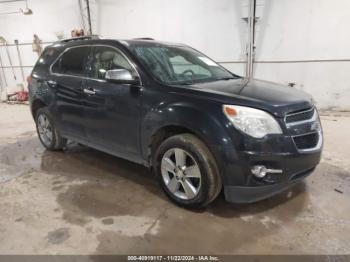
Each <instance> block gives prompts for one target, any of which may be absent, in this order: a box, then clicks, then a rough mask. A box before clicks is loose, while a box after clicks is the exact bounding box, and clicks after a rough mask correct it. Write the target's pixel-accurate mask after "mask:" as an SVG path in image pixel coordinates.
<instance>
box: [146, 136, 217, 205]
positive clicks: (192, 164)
mask: <svg viewBox="0 0 350 262" xmlns="http://www.w3.org/2000/svg"><path fill="white" fill-rule="evenodd" d="M184 155H185V156H184ZM153 167H154V168H153V170H154V172H155V173H156V176H157V177H158V179H159V182H160V184H161V187H162V189H163V191H164V192H165V194H166V195H167V196H168V197H169V198H170V200H172V201H173V202H174V203H176V204H177V205H179V206H182V207H186V208H192V209H198V208H203V207H205V206H207V205H208V204H209V203H210V202H212V201H213V200H214V199H215V198H216V197H217V196H218V194H219V193H220V192H221V188H222V182H221V176H220V173H219V169H218V166H217V164H216V161H215V158H214V156H213V155H212V153H211V152H210V151H209V149H208V147H207V146H206V145H205V144H204V143H203V142H202V141H201V140H200V139H199V138H197V137H196V136H194V135H192V134H180V135H175V136H172V137H170V138H168V139H166V140H165V141H163V142H162V143H161V145H160V146H159V147H158V149H157V150H156V152H155V155H154V156H153ZM198 172H199V174H198Z"/></svg>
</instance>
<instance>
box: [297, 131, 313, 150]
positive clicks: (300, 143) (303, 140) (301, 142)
mask: <svg viewBox="0 0 350 262" xmlns="http://www.w3.org/2000/svg"><path fill="white" fill-rule="evenodd" d="M293 140H294V143H295V145H296V147H297V148H298V149H299V150H305V149H310V148H314V147H316V146H317V144H318V140H319V134H318V133H311V134H307V135H301V136H295V137H293Z"/></svg>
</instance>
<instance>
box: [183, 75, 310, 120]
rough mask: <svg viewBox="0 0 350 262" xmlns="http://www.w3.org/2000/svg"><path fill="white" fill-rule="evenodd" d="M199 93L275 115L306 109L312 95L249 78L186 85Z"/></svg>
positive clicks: (208, 97)
mask: <svg viewBox="0 0 350 262" xmlns="http://www.w3.org/2000/svg"><path fill="white" fill-rule="evenodd" d="M187 88H189V89H190V90H191V91H192V92H195V93H197V94H198V95H199V96H205V98H206V99H212V100H216V101H219V102H222V103H226V104H236V105H243V106H250V107H255V108H259V109H263V110H265V111H268V112H270V113H272V114H274V115H276V116H281V117H282V116H284V115H285V114H287V113H290V112H294V111H298V110H302V109H306V108H310V107H312V106H313V103H312V97H311V96H310V95H309V94H307V93H305V92H303V91H301V90H298V89H295V88H292V87H286V86H283V85H280V84H276V83H273V82H268V81H262V80H256V79H252V80H249V81H247V80H246V79H243V78H239V79H231V80H222V81H216V82H208V83H200V84H193V85H190V86H186V88H185V89H187Z"/></svg>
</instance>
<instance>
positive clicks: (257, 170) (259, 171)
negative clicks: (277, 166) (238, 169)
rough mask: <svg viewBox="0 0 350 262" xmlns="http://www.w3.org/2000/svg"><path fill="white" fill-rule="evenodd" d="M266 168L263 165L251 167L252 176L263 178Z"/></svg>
mask: <svg viewBox="0 0 350 262" xmlns="http://www.w3.org/2000/svg"><path fill="white" fill-rule="evenodd" d="M266 171H267V169H266V167H265V166H253V167H252V173H253V175H254V176H256V177H258V178H263V177H264V176H266V173H267V172H266Z"/></svg>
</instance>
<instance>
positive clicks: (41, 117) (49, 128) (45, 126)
mask: <svg viewBox="0 0 350 262" xmlns="http://www.w3.org/2000/svg"><path fill="white" fill-rule="evenodd" d="M35 124H36V130H37V133H38V137H39V139H40V142H41V144H42V145H43V146H44V147H45V148H46V149H48V150H61V149H63V147H64V146H65V145H66V143H67V140H66V139H65V138H63V137H61V136H60V134H59V132H58V130H57V129H56V127H55V124H54V122H53V119H52V117H51V114H50V112H49V110H48V109H47V108H46V107H43V108H40V109H39V110H38V111H37V112H36V116H35Z"/></svg>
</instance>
